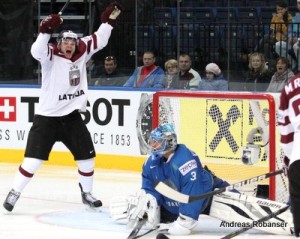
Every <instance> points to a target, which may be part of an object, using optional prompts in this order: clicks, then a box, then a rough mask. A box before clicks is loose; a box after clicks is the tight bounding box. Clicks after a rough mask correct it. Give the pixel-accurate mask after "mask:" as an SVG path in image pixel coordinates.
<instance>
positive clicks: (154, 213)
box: [127, 190, 160, 228]
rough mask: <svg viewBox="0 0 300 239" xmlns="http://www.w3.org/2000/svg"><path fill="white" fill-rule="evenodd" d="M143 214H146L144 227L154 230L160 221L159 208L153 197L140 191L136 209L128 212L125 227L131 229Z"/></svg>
mask: <svg viewBox="0 0 300 239" xmlns="http://www.w3.org/2000/svg"><path fill="white" fill-rule="evenodd" d="M145 214H147V222H146V227H147V228H154V227H155V226H156V225H157V224H158V223H159V221H160V208H159V206H158V205H157V201H156V198H155V197H153V196H152V195H151V194H148V193H146V192H145V191H144V190H141V192H140V195H139V198H138V203H137V205H136V207H135V208H132V209H130V211H129V215H128V224H127V226H128V227H129V228H133V227H134V226H135V224H136V223H137V222H138V220H139V219H142V218H143V217H144V215H145Z"/></svg>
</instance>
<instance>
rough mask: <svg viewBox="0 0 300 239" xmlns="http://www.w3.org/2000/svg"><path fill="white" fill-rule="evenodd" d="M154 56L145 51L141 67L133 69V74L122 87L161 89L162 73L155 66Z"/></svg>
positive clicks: (162, 83)
mask: <svg viewBox="0 0 300 239" xmlns="http://www.w3.org/2000/svg"><path fill="white" fill-rule="evenodd" d="M155 60H156V58H155V54H154V52H152V51H146V52H144V54H143V64H144V65H143V66H139V67H137V68H136V69H135V71H134V72H133V74H132V75H131V76H130V78H129V79H128V80H127V82H126V83H125V84H124V86H131V87H143V88H163V87H164V71H163V69H162V68H161V67H160V66H156V65H155Z"/></svg>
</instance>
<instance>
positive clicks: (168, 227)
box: [157, 214, 197, 236]
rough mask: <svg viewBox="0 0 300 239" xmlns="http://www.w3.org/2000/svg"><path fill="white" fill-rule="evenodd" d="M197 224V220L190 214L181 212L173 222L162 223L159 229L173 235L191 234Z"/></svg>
mask: <svg viewBox="0 0 300 239" xmlns="http://www.w3.org/2000/svg"><path fill="white" fill-rule="evenodd" d="M196 225H197V221H196V220H194V219H193V218H190V217H188V216H184V215H182V214H179V217H178V218H177V220H176V221H175V222H172V223H168V224H165V223H160V224H159V225H158V226H159V227H158V229H157V230H158V231H159V232H162V233H168V234H171V235H182V236H184V235H189V234H190V233H191V232H192V229H193V228H194V227H195V226H196Z"/></svg>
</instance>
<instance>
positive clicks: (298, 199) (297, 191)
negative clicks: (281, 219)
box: [278, 74, 300, 237]
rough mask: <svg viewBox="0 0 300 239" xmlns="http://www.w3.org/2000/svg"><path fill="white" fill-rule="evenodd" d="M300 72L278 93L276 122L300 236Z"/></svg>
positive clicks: (292, 209) (297, 232) (294, 218)
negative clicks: (278, 102)
mask: <svg viewBox="0 0 300 239" xmlns="http://www.w3.org/2000/svg"><path fill="white" fill-rule="evenodd" d="M299 82H300V74H297V75H295V76H294V77H292V78H291V81H290V82H289V83H288V84H287V85H286V86H285V87H284V88H283V90H282V92H281V95H280V106H279V110H278V124H279V128H280V134H281V139H280V143H281V147H282V149H283V151H284V154H285V160H284V161H285V163H286V164H287V165H288V167H289V168H288V179H289V192H290V201H291V202H290V203H291V211H292V214H293V220H294V226H295V236H296V237H299V236H300V151H299V148H298V147H299V145H300V111H299V105H300V102H299V96H300V84H299Z"/></svg>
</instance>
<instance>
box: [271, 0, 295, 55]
mask: <svg viewBox="0 0 300 239" xmlns="http://www.w3.org/2000/svg"><path fill="white" fill-rule="evenodd" d="M276 12H277V14H275V15H274V16H273V17H272V20H271V27H270V28H271V31H273V32H274V36H275V42H276V43H275V52H276V53H277V54H278V55H279V56H283V57H287V47H288V46H287V41H289V39H288V27H289V23H291V22H292V19H293V17H292V15H291V14H290V13H289V11H288V4H287V2H286V1H282V0H279V1H277V2H276Z"/></svg>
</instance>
